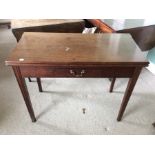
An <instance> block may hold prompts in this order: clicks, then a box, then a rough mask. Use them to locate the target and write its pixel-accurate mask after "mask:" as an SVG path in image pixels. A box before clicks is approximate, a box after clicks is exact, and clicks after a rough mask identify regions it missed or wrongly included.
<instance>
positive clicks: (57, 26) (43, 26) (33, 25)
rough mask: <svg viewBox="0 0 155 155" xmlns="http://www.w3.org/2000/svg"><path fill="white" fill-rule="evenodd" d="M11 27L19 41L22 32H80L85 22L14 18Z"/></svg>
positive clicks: (78, 20)
mask: <svg viewBox="0 0 155 155" xmlns="http://www.w3.org/2000/svg"><path fill="white" fill-rule="evenodd" d="M11 27H12V32H13V34H14V36H15V37H16V39H17V41H19V40H20V38H21V36H22V34H23V33H24V32H59V33H82V31H83V29H84V27H85V23H84V20H81V19H38V20H37V19H34V20H32V19H29V20H28V19H27V20H25V19H24V20H23V19H20V20H15V19H14V20H11Z"/></svg>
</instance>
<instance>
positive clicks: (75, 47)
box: [6, 32, 148, 66]
mask: <svg viewBox="0 0 155 155" xmlns="http://www.w3.org/2000/svg"><path fill="white" fill-rule="evenodd" d="M6 64H7V65H19V66H20V65H33V66H34V65H84V64H91V65H139V66H147V65H148V61H147V60H146V53H145V52H141V50H140V49H139V47H138V46H137V45H136V43H135V42H134V41H133V39H132V37H131V36H130V35H129V34H109V33H108V34H80V33H79V34H77V33H39V32H26V33H24V34H23V36H22V38H21V40H20V41H19V43H17V46H16V47H15V48H14V50H13V51H12V52H11V53H10V55H9V57H8V59H7V60H6Z"/></svg>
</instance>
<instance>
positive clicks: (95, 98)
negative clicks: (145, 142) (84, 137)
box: [0, 28, 155, 135]
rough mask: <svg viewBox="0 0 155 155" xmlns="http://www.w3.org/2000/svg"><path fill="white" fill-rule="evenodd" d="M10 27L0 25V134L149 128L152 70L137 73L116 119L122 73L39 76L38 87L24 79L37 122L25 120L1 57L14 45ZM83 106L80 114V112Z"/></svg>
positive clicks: (154, 112) (154, 95)
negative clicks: (87, 76)
mask: <svg viewBox="0 0 155 155" xmlns="http://www.w3.org/2000/svg"><path fill="white" fill-rule="evenodd" d="M15 45H16V41H15V38H14V37H13V35H12V33H11V30H9V29H7V28H0V134H59V135H62V134H71V135H72V134H76V135H78V134H103V135H104V134H105V135H111V134H117V135H118V134H119V135H120V134H155V128H153V126H152V123H153V122H154V121H155V87H154V86H155V76H154V75H153V74H152V73H150V72H149V71H148V70H147V69H144V70H143V71H142V73H141V75H140V78H139V80H138V82H137V85H136V87H135V89H134V93H133V95H132V97H131V98H130V101H129V104H128V106H127V109H126V111H125V113H124V117H123V119H122V121H121V122H117V121H116V117H117V114H118V110H119V107H120V103H121V100H122V97H123V94H124V90H125V88H126V86H127V81H128V79H117V81H116V84H115V88H114V92H113V93H109V92H108V90H109V86H110V82H109V80H108V79H54V78H51V79H42V85H43V90H44V92H43V93H39V92H38V87H37V84H36V82H35V79H33V82H31V83H30V82H28V80H27V81H26V82H27V86H28V89H29V92H30V97H31V100H32V103H33V107H34V111H35V114H36V117H37V122H36V123H32V122H31V121H30V118H29V115H28V112H27V109H26V106H25V104H24V101H23V98H22V95H21V93H20V90H19V88H18V85H17V82H16V79H15V76H14V74H13V72H12V70H11V68H10V67H7V66H5V63H4V61H5V59H6V57H7V56H8V54H9V53H10V52H11V50H12V49H13V48H14V47H15ZM83 109H85V114H84V113H83Z"/></svg>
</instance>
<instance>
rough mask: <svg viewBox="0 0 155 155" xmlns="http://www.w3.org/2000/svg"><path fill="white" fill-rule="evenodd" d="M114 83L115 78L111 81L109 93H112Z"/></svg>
mask: <svg viewBox="0 0 155 155" xmlns="http://www.w3.org/2000/svg"><path fill="white" fill-rule="evenodd" d="M115 81H116V78H113V79H112V81H111V85H110V90H109V92H110V93H111V92H112V91H113V88H114V84H115Z"/></svg>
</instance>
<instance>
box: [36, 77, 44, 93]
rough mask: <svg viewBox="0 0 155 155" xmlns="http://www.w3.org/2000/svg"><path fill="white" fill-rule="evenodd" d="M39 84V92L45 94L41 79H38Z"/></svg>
mask: <svg viewBox="0 0 155 155" xmlns="http://www.w3.org/2000/svg"><path fill="white" fill-rule="evenodd" d="M37 83H38V88H39V92H43V89H42V85H41V80H40V78H37Z"/></svg>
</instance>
